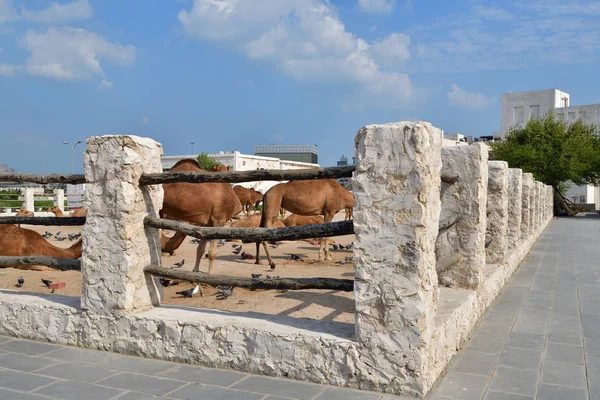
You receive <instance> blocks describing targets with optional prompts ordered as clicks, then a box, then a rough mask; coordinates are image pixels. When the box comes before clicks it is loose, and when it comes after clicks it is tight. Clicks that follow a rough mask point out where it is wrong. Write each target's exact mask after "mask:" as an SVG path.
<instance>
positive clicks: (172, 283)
mask: <svg viewBox="0 0 600 400" xmlns="http://www.w3.org/2000/svg"><path fill="white" fill-rule="evenodd" d="M158 281H159V282H160V284H161V285H163V286H164V287H167V286H175V285H179V284H180V283H181V281H180V280H175V279H168V278H163V277H162V276H161V277H160V278H158Z"/></svg>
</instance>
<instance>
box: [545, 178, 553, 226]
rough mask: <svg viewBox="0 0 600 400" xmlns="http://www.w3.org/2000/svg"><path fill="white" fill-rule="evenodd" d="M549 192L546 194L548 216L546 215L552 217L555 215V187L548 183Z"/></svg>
mask: <svg viewBox="0 0 600 400" xmlns="http://www.w3.org/2000/svg"><path fill="white" fill-rule="evenodd" d="M547 190H548V194H547V195H546V196H548V197H547V202H548V204H547V206H546V207H547V208H548V216H547V217H546V218H547V219H552V217H553V216H554V188H553V187H552V186H550V185H548V189H547Z"/></svg>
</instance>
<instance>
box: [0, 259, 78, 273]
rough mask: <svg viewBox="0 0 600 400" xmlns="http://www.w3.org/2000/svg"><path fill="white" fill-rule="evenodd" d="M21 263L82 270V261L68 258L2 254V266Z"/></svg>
mask: <svg viewBox="0 0 600 400" xmlns="http://www.w3.org/2000/svg"><path fill="white" fill-rule="evenodd" d="M20 265H46V266H48V267H52V268H56V269H60V270H61V271H81V261H80V260H71V259H68V258H56V257H46V256H20V257H8V256H0V267H14V266H20Z"/></svg>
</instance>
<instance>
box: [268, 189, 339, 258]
mask: <svg viewBox="0 0 600 400" xmlns="http://www.w3.org/2000/svg"><path fill="white" fill-rule="evenodd" d="M344 192H347V190H346V189H344V187H343V186H342V185H340V183H339V182H338V181H336V180H335V179H315V180H302V181H291V182H287V183H280V184H278V185H275V186H273V187H272V188H271V189H269V190H268V191H267V193H265V196H264V198H263V211H262V219H261V221H260V226H261V227H264V228H270V227H271V226H273V221H274V219H275V217H276V216H277V214H278V213H279V211H280V208H281V207H283V208H285V209H286V210H288V211H290V212H292V213H293V214H298V215H323V218H324V221H325V222H331V220H332V219H333V216H334V215H335V214H337V213H338V211H340V210H341V209H343V208H345V207H346V200H345V198H346V194H345V193H344ZM320 242H321V245H320V247H319V260H321V259H323V255H324V256H325V260H330V259H332V257H331V255H330V254H329V248H328V247H327V245H326V243H327V241H326V240H323V239H321V240H320ZM263 247H264V249H265V253H266V254H267V259H268V260H269V265H271V266H273V260H272V258H271V254H270V252H269V248H268V246H267V244H266V243H264V242H263ZM259 252H260V243H259V242H257V243H256V264H260V257H259Z"/></svg>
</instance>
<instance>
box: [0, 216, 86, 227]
mask: <svg viewBox="0 0 600 400" xmlns="http://www.w3.org/2000/svg"><path fill="white" fill-rule="evenodd" d="M0 224H26V225H46V226H82V225H85V217H16V216H14V217H0Z"/></svg>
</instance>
